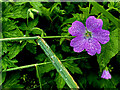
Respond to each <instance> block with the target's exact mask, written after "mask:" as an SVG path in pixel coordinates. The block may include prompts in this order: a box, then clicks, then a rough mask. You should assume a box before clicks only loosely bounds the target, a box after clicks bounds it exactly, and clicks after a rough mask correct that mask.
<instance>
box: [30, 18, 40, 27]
mask: <svg viewBox="0 0 120 90" xmlns="http://www.w3.org/2000/svg"><path fill="white" fill-rule="evenodd" d="M38 20H39V17H37V18H35V19H34V20H32V21H30V22H28V28H29V29H32V28H33V27H35V26H36V25H37V24H38Z"/></svg>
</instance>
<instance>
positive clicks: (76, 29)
mask: <svg viewBox="0 0 120 90" xmlns="http://www.w3.org/2000/svg"><path fill="white" fill-rule="evenodd" d="M85 30H86V29H85V26H84V25H83V23H82V22H79V21H75V22H73V23H72V26H71V27H70V28H69V29H68V32H69V33H70V34H71V35H72V36H79V35H82V34H83V33H85Z"/></svg>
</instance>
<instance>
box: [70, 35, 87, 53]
mask: <svg viewBox="0 0 120 90" xmlns="http://www.w3.org/2000/svg"><path fill="white" fill-rule="evenodd" d="M85 42H86V39H85V38H84V37H83V36H77V37H75V38H73V39H72V40H71V42H70V46H71V47H74V48H73V50H74V51H75V52H82V51H83V50H84V45H85Z"/></svg>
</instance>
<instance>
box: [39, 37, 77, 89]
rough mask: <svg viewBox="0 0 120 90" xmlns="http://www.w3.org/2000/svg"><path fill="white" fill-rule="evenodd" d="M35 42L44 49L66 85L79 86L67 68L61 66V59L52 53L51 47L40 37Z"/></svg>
mask: <svg viewBox="0 0 120 90" xmlns="http://www.w3.org/2000/svg"><path fill="white" fill-rule="evenodd" d="M37 42H38V45H40V46H41V48H42V49H43V50H44V52H45V54H46V55H47V56H48V58H49V59H50V60H51V62H52V64H53V65H54V66H55V68H56V70H57V71H58V72H59V73H60V75H61V76H62V78H63V79H64V80H65V82H66V83H67V85H68V86H69V87H70V88H79V86H78V85H77V83H76V82H75V81H74V79H73V78H72V76H71V75H70V74H69V72H68V71H67V69H66V68H65V67H64V66H63V64H62V63H61V61H60V60H59V59H58V57H57V56H56V55H55V54H54V52H53V51H52V50H51V48H50V47H49V46H48V44H47V43H46V42H45V41H44V40H43V39H42V38H40V39H38V40H37Z"/></svg>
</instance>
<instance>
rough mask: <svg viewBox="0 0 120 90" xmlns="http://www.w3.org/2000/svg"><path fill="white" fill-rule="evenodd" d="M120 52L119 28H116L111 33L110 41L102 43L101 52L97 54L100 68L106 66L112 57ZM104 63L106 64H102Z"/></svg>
mask: <svg viewBox="0 0 120 90" xmlns="http://www.w3.org/2000/svg"><path fill="white" fill-rule="evenodd" d="M117 53H118V29H115V30H114V31H112V32H111V33H110V41H109V42H108V43H107V44H105V45H102V49H101V54H99V55H97V61H98V64H99V66H100V70H101V71H102V68H104V67H105V66H106V65H107V64H108V63H109V62H110V59H111V58H112V57H114V56H115V55H116V54H117ZM102 65H104V66H102Z"/></svg>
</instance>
